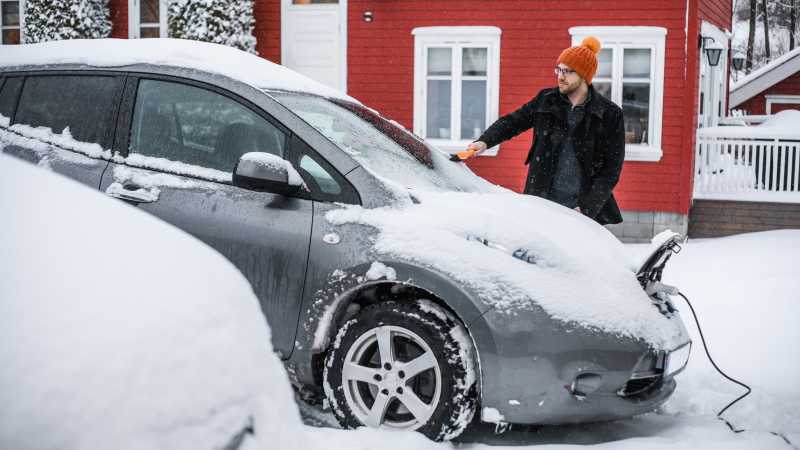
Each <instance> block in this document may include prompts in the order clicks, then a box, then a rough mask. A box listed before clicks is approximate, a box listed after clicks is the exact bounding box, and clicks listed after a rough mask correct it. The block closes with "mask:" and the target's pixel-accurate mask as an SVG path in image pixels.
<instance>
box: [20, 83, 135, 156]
mask: <svg viewBox="0 0 800 450" xmlns="http://www.w3.org/2000/svg"><path fill="white" fill-rule="evenodd" d="M121 86H122V82H121V78H118V77H112V76H96V75H92V76H88V75H57V76H49V75H48V76H32V77H28V78H27V79H26V80H25V85H24V87H23V88H22V95H21V96H20V99H19V106H18V107H17V114H16V116H15V117H14V123H21V124H25V125H31V126H34V127H48V128H50V129H52V130H53V132H54V133H61V132H63V131H64V129H65V128H69V132H70V134H71V135H72V137H73V138H75V139H76V140H78V141H82V142H95V143H98V144H101V145H103V146H106V145H108V144H107V142H105V140H106V138H107V131H108V130H109V128H110V123H111V119H112V118H113V114H111V112H112V110H113V108H114V107H115V106H116V105H115V102H114V100H115V99H116V98H117V95H116V94H117V92H118V90H119V89H120V88H121Z"/></svg>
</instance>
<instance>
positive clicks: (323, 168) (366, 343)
mask: <svg viewBox="0 0 800 450" xmlns="http://www.w3.org/2000/svg"><path fill="white" fill-rule="evenodd" d="M147 41H150V42H127V43H124V44H122V43H120V42H118V41H117V42H114V41H95V42H93V43H88V42H61V43H57V44H52V45H51V46H48V45H46V44H45V45H37V46H28V47H27V48H23V49H21V50H20V52H19V53H15V54H14V55H12V57H10V58H9V57H6V58H5V59H0V115H2V116H3V117H2V118H0V145H2V147H3V150H2V151H3V152H4V153H7V154H11V155H14V156H17V157H19V158H22V159H25V160H28V161H31V162H33V163H37V164H40V165H44V166H47V167H49V168H50V169H51V170H53V171H55V172H59V173H62V174H64V175H66V176H68V177H71V178H73V179H75V180H78V181H79V182H82V183H84V184H87V185H89V186H92V187H94V188H97V189H99V190H101V191H103V192H105V193H106V194H107V195H109V196H112V197H116V198H119V199H120V200H122V201H125V202H127V203H129V204H131V205H133V206H135V207H137V208H139V209H142V210H144V211H147V212H149V213H151V214H153V215H155V216H157V217H159V218H161V219H163V220H164V221H166V222H169V223H171V224H173V225H175V226H177V227H178V228H181V229H183V230H185V231H187V232H188V233H190V234H192V235H194V236H196V237H197V238H199V239H201V240H202V241H204V242H206V243H207V244H209V245H210V246H211V247H213V248H215V249H216V250H217V251H219V252H220V253H221V254H223V255H224V256H225V257H227V258H228V259H229V260H230V261H231V262H232V263H233V264H234V265H235V266H236V267H238V269H239V270H240V271H241V272H242V273H243V274H244V276H245V277H246V278H247V279H248V280H249V281H250V283H251V285H252V287H253V290H254V291H255V293H256V295H257V296H258V298H259V300H260V303H261V308H262V311H263V313H264V315H265V316H266V318H267V321H268V323H269V325H270V327H271V330H272V346H273V348H274V350H275V351H276V352H277V353H278V354H279V355H280V356H281V358H282V359H283V361H284V363H285V365H286V367H287V369H288V373H289V375H290V379H291V380H292V382H293V383H294V385H295V386H296V387H297V388H298V389H299V390H300V391H301V393H302V394H303V395H304V396H305V397H307V398H322V396H325V398H326V400H327V402H328V404H329V405H330V407H331V409H332V410H333V412H334V414H335V415H336V417H337V419H338V420H339V422H340V423H341V424H342V425H343V426H345V427H358V426H364V425H367V426H373V427H389V428H401V429H412V430H418V431H420V432H422V433H424V434H425V435H427V436H429V437H430V438H432V439H437V440H441V439H451V438H453V437H455V436H457V435H458V434H460V433H461V432H462V431H463V430H464V429H465V427H466V426H467V424H468V423H470V421H471V420H472V419H473V416H474V415H475V414H476V412H478V413H479V414H480V416H479V417H480V419H481V420H483V421H485V422H495V423H502V424H505V423H525V424H560V423H571V422H581V421H600V420H612V419H615V418H622V417H630V416H633V415H636V414H640V413H643V412H647V411H651V410H653V409H655V408H656V407H658V406H659V405H660V404H662V403H663V402H664V401H666V399H667V398H668V397H669V396H670V395H671V394H672V392H673V391H674V390H675V386H676V383H675V375H676V374H677V373H678V372H680V370H681V369H682V368H683V367H684V365H685V364H686V361H687V360H688V356H689V349H690V341H689V338H688V335H687V333H686V330H685V329H684V326H683V324H682V322H681V319H680V316H679V314H678V312H677V311H676V310H675V308H674V307H673V306H672V304H671V303H670V302H669V299H668V297H667V296H665V295H664V293H663V289H661V288H660V287H659V286H660V285H659V283H658V282H659V281H660V278H661V273H662V271H663V270H664V265H665V263H666V261H667V260H668V259H669V257H670V255H671V254H672V253H673V252H674V251H676V250H677V248H678V247H677V237H675V236H667V237H665V238H664V239H663V240H662V242H661V243H660V245H656V246H655V248H654V252H653V253H652V255H650V257H649V258H648V259H647V260H646V261H645V263H644V264H643V265H642V266H641V267H638V268H637V267H634V266H631V264H630V263H629V262H628V261H623V260H624V258H625V257H624V256H623V255H624V253H625V249H624V248H623V247H622V245H621V244H619V242H618V241H616V240H615V238H613V236H611V234H610V233H608V232H607V231H606V230H605V229H603V228H602V227H600V226H598V225H596V224H594V223H593V222H592V221H590V220H589V219H586V218H584V217H582V216H580V215H579V214H577V213H574V212H572V211H569V210H566V209H565V208H561V207H560V206H557V205H554V204H548V203H547V202H546V201H544V200H541V199H534V198H530V197H527V196H522V195H518V194H514V193H512V192H508V191H505V190H504V189H501V188H499V187H496V186H491V185H490V184H488V183H486V182H485V181H484V180H482V179H480V178H478V177H476V176H475V175H473V174H472V173H471V172H470V171H469V169H467V168H466V167H464V166H463V165H462V164H457V163H452V162H450V161H448V160H447V158H446V155H444V154H443V153H442V152H440V151H439V150H437V149H435V148H432V147H430V146H429V145H428V144H427V143H425V142H424V141H422V140H420V139H419V138H418V137H416V136H415V135H413V134H411V133H409V132H408V131H406V130H405V129H403V128H402V127H401V126H399V125H397V124H396V123H394V122H392V121H390V120H387V119H385V118H384V117H382V116H381V115H380V114H378V113H377V112H375V111H373V110H371V109H369V108H367V107H366V106H364V105H362V104H360V103H359V102H357V101H355V100H353V99H350V98H348V97H346V96H343V95H337V94H335V93H333V92H332V91H327V90H325V89H323V88H322V87H320V86H319V85H317V84H315V83H314V82H312V81H310V80H307V79H305V78H304V77H302V76H301V75H299V74H291V73H288V70H287V69H285V68H282V67H279V66H274V65H272V64H271V63H268V62H266V61H265V60H262V59H260V58H258V57H255V56H252V55H247V54H244V53H242V52H239V51H237V50H233V49H228V48H223V47H220V46H215V45H211V44H201V43H191V42H188V41H185V42H175V41H171V40H147ZM98 46H99V47H100V48H101V50H102V52H101V53H102V55H105V56H104V57H105V58H110V56H107V55H114V57H115V58H116V59H114V60H113V61H111V62H109V61H100V62H96V61H93V60H92V58H91V57H87V56H86V55H92V54H93V52H98ZM131 49H134V50H136V51H135V52H134V51H131ZM126 52H130V53H126ZM189 53H191V54H192V59H190V60H189V59H185V58H184V59H181V56H182V55H185V54H189ZM7 55H8V54H7ZM101 59H102V58H101ZM220 59H221V60H220ZM231 61H233V62H231ZM234 63H235V64H234ZM215 64H216V66H215ZM233 66H237V67H233ZM215 67H217V68H216V69H215ZM243 68H244V69H246V70H243ZM242 73H247V74H248V76H244V75H241V74H242ZM253 74H255V75H253ZM287 74H288V75H287ZM286 80H291V81H286ZM42 127H46V128H42ZM426 208H427V209H426ZM493 223H494V224H495V225H492V224H493ZM511 223H514V224H515V225H514V226H513V227H509V224H511ZM53 226H58V224H57V223H54V224H53ZM426 227H427V228H426ZM497 229H502V230H507V234H505V235H504V234H503V233H496V232H495V231H496V230H497ZM492 230H495V231H492ZM543 230H544V231H543ZM428 231H430V233H429V234H428ZM545 231H546V232H545ZM89 238H90V237H89ZM119 238H120V239H126V236H125V235H123V234H121V235H120V236H119ZM406 238H407V241H406V242H404V239H406ZM581 239H583V240H584V241H582V242H579V241H581ZM576 242H577V243H576ZM108 244H109V249H110V251H112V252H113V248H114V246H113V243H108ZM523 244H524V245H523ZM117 257H119V258H124V257H125V255H123V254H121V255H117ZM119 284H120V288H122V289H124V285H125V274H124V273H120V274H119ZM220 301H224V299H220Z"/></svg>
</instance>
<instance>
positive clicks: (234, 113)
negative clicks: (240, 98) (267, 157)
mask: <svg viewBox="0 0 800 450" xmlns="http://www.w3.org/2000/svg"><path fill="white" fill-rule="evenodd" d="M129 147H130V151H131V152H133V153H141V154H144V155H148V156H155V157H160V158H166V159H169V160H172V161H181V162H184V163H187V164H194V165H198V166H202V167H208V168H212V169H217V170H222V171H225V172H231V171H233V168H234V167H235V166H236V163H237V162H238V161H239V158H240V157H241V156H242V155H243V154H244V153H247V152H267V153H272V154H275V155H278V156H280V157H283V156H284V153H285V147H286V135H285V134H284V133H283V132H281V131H280V130H278V128H277V127H275V126H274V125H272V124H271V123H269V122H268V121H266V120H265V119H264V118H262V117H260V116H259V115H257V114H256V113H254V112H253V111H251V110H250V109H248V108H246V107H244V106H243V105H241V104H239V103H238V102H236V101H235V100H233V99H230V98H228V97H225V96H224V95H220V94H217V93H215V92H211V91H208V90H206V89H202V88H198V87H194V86H188V85H184V84H179V83H173V82H168V81H158V80H141V81H140V82H139V88H138V91H137V94H136V106H135V108H134V113H133V124H132V126H131V139H130V146H129Z"/></svg>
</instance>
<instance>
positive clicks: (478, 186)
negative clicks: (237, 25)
mask: <svg viewBox="0 0 800 450" xmlns="http://www.w3.org/2000/svg"><path fill="white" fill-rule="evenodd" d="M272 95H273V96H274V97H275V98H276V100H278V101H279V102H281V103H283V104H284V105H285V106H286V107H287V108H289V109H290V110H291V111H292V112H294V113H295V114H297V115H298V116H300V118H302V119H303V120H305V121H306V122H307V123H308V124H309V125H311V126H313V127H314V128H316V129H317V130H318V131H319V132H320V133H322V134H323V135H324V136H325V137H326V138H328V139H329V140H330V141H331V142H333V143H334V144H336V146H338V147H339V148H340V149H342V150H343V151H344V152H345V153H347V154H348V155H350V156H351V157H353V159H355V160H356V161H358V163H359V164H361V166H363V167H364V168H365V169H366V170H367V171H369V172H370V173H372V174H374V175H375V176H376V178H378V179H381V180H382V181H384V182H390V183H394V184H396V185H397V186H399V187H402V188H404V189H412V190H415V191H418V190H433V191H467V192H491V191H496V190H498V189H501V188H498V187H496V186H493V185H491V184H490V183H488V182H487V181H485V180H484V179H482V178H480V177H478V176H476V175H475V174H474V173H472V171H471V170H469V168H467V167H466V165H464V164H461V163H454V162H451V161H449V160H448V158H447V156H446V155H445V154H444V153H442V152H441V151H439V150H438V149H435V148H432V147H430V146H428V145H427V144H425V143H424V142H423V141H421V140H419V139H418V138H416V137H415V136H414V135H412V134H411V133H409V132H408V131H406V130H404V129H402V128H400V127H398V126H397V125H396V124H394V123H392V122H391V121H389V120H387V119H385V118H383V117H381V116H380V115H379V114H378V113H376V112H375V111H373V110H370V109H368V108H365V107H363V106H361V105H358V104H355V103H348V102H341V101H337V102H332V101H329V100H327V99H324V98H320V97H316V96H310V95H297V94H284V93H280V94H277V93H276V94H272Z"/></svg>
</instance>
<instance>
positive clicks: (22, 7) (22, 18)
mask: <svg viewBox="0 0 800 450" xmlns="http://www.w3.org/2000/svg"><path fill="white" fill-rule="evenodd" d="M17 3H18V4H19V26H6V25H3V24H2V23H0V33H2V30H16V29H18V28H19V43H20V44H24V43H25V0H18V1H17ZM2 13H3V6H2V3H0V14H2ZM2 17H3V16H2V15H0V22H1V21H2V20H3V19H2ZM2 39H3V36H2V34H0V44H3V45H5V44H4V43H3V42H2ZM9 45H11V44H9Z"/></svg>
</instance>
